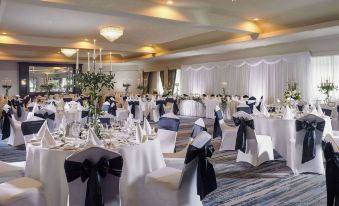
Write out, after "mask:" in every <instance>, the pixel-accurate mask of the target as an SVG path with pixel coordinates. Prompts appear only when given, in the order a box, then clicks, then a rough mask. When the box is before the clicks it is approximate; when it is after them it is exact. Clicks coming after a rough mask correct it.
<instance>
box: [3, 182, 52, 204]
mask: <svg viewBox="0 0 339 206" xmlns="http://www.w3.org/2000/svg"><path fill="white" fill-rule="evenodd" d="M0 205H4V206H23V205H25V206H45V205H46V201H45V197H44V195H43V187H42V183H41V182H39V181H37V180H34V179H31V178H28V177H20V178H16V179H13V180H10V181H8V182H4V183H1V184H0Z"/></svg>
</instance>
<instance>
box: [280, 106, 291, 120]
mask: <svg viewBox="0 0 339 206" xmlns="http://www.w3.org/2000/svg"><path fill="white" fill-rule="evenodd" d="M293 118H294V115H293V113H292V110H291V108H290V107H289V106H286V108H285V111H284V114H283V117H282V119H293Z"/></svg>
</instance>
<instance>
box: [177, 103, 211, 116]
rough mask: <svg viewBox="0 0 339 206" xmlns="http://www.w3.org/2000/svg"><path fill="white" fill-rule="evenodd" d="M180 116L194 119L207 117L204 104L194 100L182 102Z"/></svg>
mask: <svg viewBox="0 0 339 206" xmlns="http://www.w3.org/2000/svg"><path fill="white" fill-rule="evenodd" d="M179 112H180V115H183V116H192V117H205V115H206V113H205V108H204V106H203V104H201V103H199V102H197V101H194V100H182V101H180V108H179Z"/></svg>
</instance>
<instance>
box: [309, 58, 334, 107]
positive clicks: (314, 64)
mask: <svg viewBox="0 0 339 206" xmlns="http://www.w3.org/2000/svg"><path fill="white" fill-rule="evenodd" d="M326 80H329V81H330V82H333V83H334V84H335V85H337V86H338V85H339V55H336V56H321V57H312V58H311V73H310V81H311V82H312V84H311V96H312V98H313V101H315V100H322V99H324V98H325V95H323V94H322V93H320V92H319V89H318V86H319V85H320V83H321V82H325V81H326ZM330 95H331V97H332V98H333V99H338V98H339V91H338V90H337V91H334V92H332V93H330Z"/></svg>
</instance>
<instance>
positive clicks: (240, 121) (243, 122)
mask: <svg viewBox="0 0 339 206" xmlns="http://www.w3.org/2000/svg"><path fill="white" fill-rule="evenodd" d="M233 121H234V123H235V126H239V128H238V132H237V139H236V142H235V150H240V151H242V152H243V153H245V152H246V140H247V135H248V134H247V130H246V129H247V127H249V128H250V129H252V130H254V122H253V120H252V119H251V120H249V119H245V118H243V117H240V118H239V117H238V118H235V117H234V118H233Z"/></svg>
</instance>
